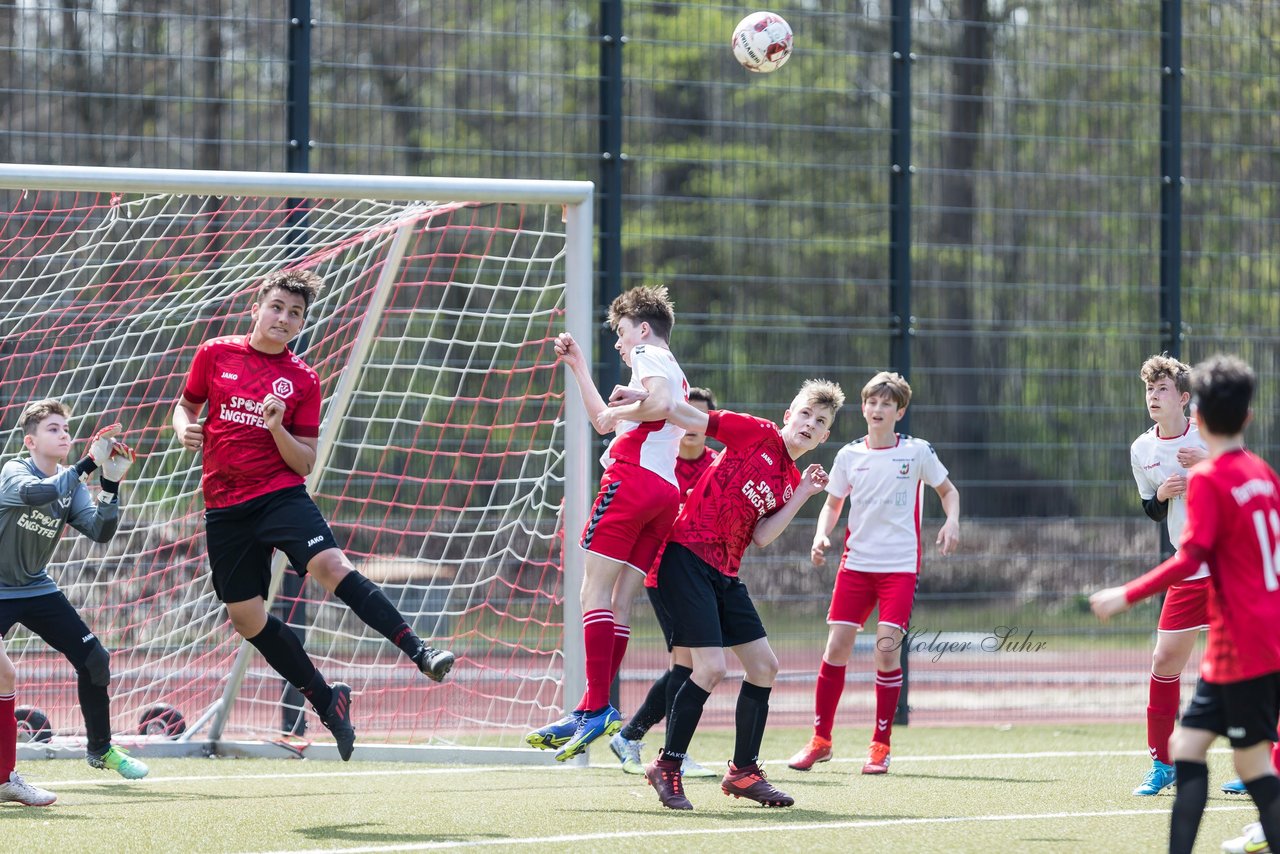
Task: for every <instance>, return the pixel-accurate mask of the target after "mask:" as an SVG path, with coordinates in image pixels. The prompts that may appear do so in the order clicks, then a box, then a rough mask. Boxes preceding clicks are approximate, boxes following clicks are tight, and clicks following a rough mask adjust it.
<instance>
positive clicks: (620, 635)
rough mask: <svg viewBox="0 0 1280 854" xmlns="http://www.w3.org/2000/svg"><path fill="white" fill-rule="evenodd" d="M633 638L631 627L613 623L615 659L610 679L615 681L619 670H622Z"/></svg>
mask: <svg viewBox="0 0 1280 854" xmlns="http://www.w3.org/2000/svg"><path fill="white" fill-rule="evenodd" d="M630 640H631V627H630V626H624V625H621V624H619V623H614V624H613V661H612V662H611V664H612V667H611V669H610V670H609V681H610V682H613V680H614V679H617V678H618V671H620V670H622V659H623V658H624V657H626V654H627V643H628V642H629V641H630Z"/></svg>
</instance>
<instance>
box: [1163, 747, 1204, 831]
mask: <svg viewBox="0 0 1280 854" xmlns="http://www.w3.org/2000/svg"><path fill="white" fill-rule="evenodd" d="M1173 770H1174V773H1175V774H1177V778H1178V793H1177V795H1175V796H1174V799H1173V815H1172V816H1170V818H1169V854H1191V849H1192V847H1193V846H1194V845H1195V844H1196V834H1197V833H1199V832H1200V819H1201V818H1203V817H1204V805H1205V803H1206V802H1207V801H1208V800H1209V766H1208V765H1205V764H1204V763H1203V762H1190V761H1188V760H1185V759H1175V760H1174V762H1173Z"/></svg>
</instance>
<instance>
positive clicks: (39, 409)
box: [18, 397, 71, 436]
mask: <svg viewBox="0 0 1280 854" xmlns="http://www.w3.org/2000/svg"><path fill="white" fill-rule="evenodd" d="M51 415H61V416H62V417H63V418H65V419H67V420H68V421H70V420H71V407H69V406H67V405H66V404H65V403H63V402H62V401H60V400H54V399H53V398H52V397H49V398H45V399H44V400H37V401H36V402H35V403H28V404H27V405H26V407H25V408H23V410H22V414H21V415H19V416H18V426H19V427H21V428H22V432H23V434H24V435H26V436H34V435H35V432H36V428H38V427H39V426H40V422H41V421H43V420H45V419H46V418H48V417H50V416H51Z"/></svg>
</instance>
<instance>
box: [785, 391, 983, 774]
mask: <svg viewBox="0 0 1280 854" xmlns="http://www.w3.org/2000/svg"><path fill="white" fill-rule="evenodd" d="M910 403H911V386H910V384H908V383H907V381H906V380H905V379H904V378H903V377H902V376H900V375H899V374H895V373H890V372H888V371H883V372H881V373H878V374H876V375H875V376H873V377H872V378H871V379H870V381H868V382H867V384H866V385H865V386H863V388H862V415H863V417H864V418H865V419H866V421H867V434H866V435H865V436H863V437H862V438H861V439H858V440H857V441H855V442H850V443H849V444H847V445H845V446H844V447H843V448H841V449H840V450H839V452H837V453H836V459H835V462H834V463H832V466H831V482H830V484H828V486H827V492H828V493H829V494H828V495H827V501H826V504H824V505H823V507H822V512H821V513H820V514H818V527H817V531H816V532H815V534H814V537H813V548H812V550H811V551H810V554H809V559H810V561H811V562H812V563H813V565H814V566H822V565H823V564H825V563H826V552H827V549H829V548H831V541H830V539H829V537H830V535H831V531H832V529H833V528H834V527H835V525H836V523H837V522H838V521H839V520H840V511H841V510H842V509H843V508H844V503H845V500H846V499H848V500H849V525H848V528H847V530H846V531H845V536H844V555H843V556H842V557H841V559H840V569H839V571H837V572H836V582H835V589H834V590H833V591H832V593H831V607H830V609H829V610H828V612H827V624H828V625H829V626H830V628H829V629H828V631H827V646H826V649H825V650H824V651H823V654H822V663H821V664H820V666H819V668H818V681H817V685H816V686H815V688H814V695H815V696H814V709H815V714H814V725H813V736H812V737H811V738H810V739H809V743H808V744H807V745H805V746H804V747H803V748H801V749H800V751H799V752H798V753H796V754H795V755H794V756H792V757H791V760H790V761H789V762H788V763H787V765H788V766H789V767H791V768H794V769H796V770H798V771H807V770H809V769H810V768H812V767H813V765H814V763H817V762H826V761H827V760H829V759H830V758H831V754H832V747H831V733H832V726H833V724H834V719H835V714H836V709H837V707H838V706H839V704H840V695H841V694H842V693H843V692H844V681H845V671H846V669H847V667H848V664H849V657H850V656H851V655H852V654H853V644H854V640H855V639H856V638H857V635H858V632H859V631H861V630H862V627H863V625H864V624H865V623H866V621H867V617H869V616H871V611H872V609H873V608H876V607H877V606H878V607H879V622H878V624H877V626H876V645H875V652H874V654H873V656H872V658H873V666H874V667H875V669H876V681H875V696H876V719H875V726H874V728H873V729H872V732H871V744H870V746H869V747H868V748H867V761H866V763H865V764H864V765H863V766H862V773H863V774H885V773H887V772H888V770H889V741H890V737H891V735H892V733H893V716H894V714H895V712H896V710H897V707H898V698H899V697H900V696H901V693H902V664H901V661H902V653H901V648H902V639H903V637H904V635H905V633H906V631H907V629H908V627H909V623H910V622H911V611H912V608H913V607H914V605H915V595H916V585H917V583H918V580H919V577H920V563H921V559H922V557H923V554H924V543H923V542H922V540H921V538H920V517H921V514H922V511H923V509H924V486H925V485H926V484H927V485H929V486H930V487H932V488H933V489H934V490H935V491H936V492H937V494H938V498H939V499H940V500H941V502H942V509H943V511H944V512H945V513H946V516H947V520H946V522H945V523H943V525H942V527H941V529H940V530H939V531H938V538H937V545H938V546H939V552H940V553H941V554H944V555H945V554H950V553H951V551H953V550H954V549H955V548H956V546H957V545H958V544H959V537H960V492H959V490H957V489H956V487H955V485H954V484H952V483H951V480H950V479H949V478H948V477H947V469H946V467H945V466H944V465H942V463H941V462H940V461H939V460H938V457H937V455H936V454H935V453H934V452H933V446H932V445H930V444H929V443H928V442H926V441H924V440H923V439H918V438H915V437H913V436H906V435H903V434H900V433H897V432H896V426H897V424H898V422H899V421H901V420H902V416H903V415H905V414H906V411H907V406H908V405H910Z"/></svg>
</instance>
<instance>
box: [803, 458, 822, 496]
mask: <svg viewBox="0 0 1280 854" xmlns="http://www.w3.org/2000/svg"><path fill="white" fill-rule="evenodd" d="M826 488H827V470H826V469H824V468H823V467H822V466H821V465H820V464H818V463H814V464H813V465H811V466H809V467H808V468H807V469H805V470H804V474H802V475H800V488H799V489H797V490H796V491H797V492H803V493H804V496H805V497H806V498H808V497H809V496H810V495H816V494H818V493H819V492H822V490H824V489H826Z"/></svg>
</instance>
